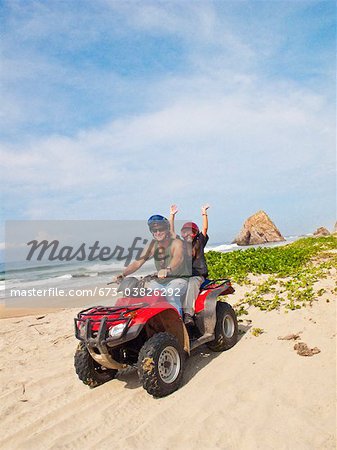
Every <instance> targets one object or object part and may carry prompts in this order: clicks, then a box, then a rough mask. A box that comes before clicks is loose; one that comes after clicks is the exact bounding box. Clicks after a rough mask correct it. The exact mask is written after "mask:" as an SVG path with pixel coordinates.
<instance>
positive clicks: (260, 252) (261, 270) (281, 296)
mask: <svg viewBox="0 0 337 450" xmlns="http://www.w3.org/2000/svg"><path fill="white" fill-rule="evenodd" d="M333 249H337V236H328V237H321V238H304V239H300V240H298V241H296V242H294V243H292V244H288V245H285V246H281V247H273V248H252V249H248V250H238V251H234V252H231V253H219V252H213V251H212V252H208V253H207V256H206V257H207V262H208V267H209V272H210V278H227V277H228V278H230V279H231V280H233V281H234V282H236V283H239V284H245V285H247V288H248V286H249V292H247V293H246V294H245V296H244V298H243V299H241V300H240V301H239V302H238V303H237V304H236V305H235V306H236V312H237V315H238V316H241V315H245V314H248V311H247V309H246V308H248V307H249V306H255V307H258V308H259V309H261V310H263V311H271V310H273V309H280V308H281V306H284V308H285V309H286V310H295V309H300V308H302V307H305V306H307V305H311V304H312V302H313V301H314V300H315V299H318V298H319V297H321V296H322V295H324V294H325V293H326V290H325V289H323V288H321V289H319V290H317V292H316V291H315V283H316V282H317V281H318V280H321V279H323V278H326V276H327V274H328V272H329V270H330V269H331V268H332V267H335V268H337V256H336V254H334V253H333V252H329V250H333ZM248 274H253V275H259V274H270V276H269V277H268V278H267V279H266V280H265V281H263V282H261V283H259V284H253V283H252V282H251V281H250V280H249V278H248ZM251 288H252V289H251ZM336 291H337V287H336V288H334V290H333V291H332V292H331V293H333V294H334V293H336Z"/></svg>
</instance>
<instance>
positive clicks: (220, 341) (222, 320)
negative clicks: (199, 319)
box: [207, 301, 238, 352]
mask: <svg viewBox="0 0 337 450" xmlns="http://www.w3.org/2000/svg"><path fill="white" fill-rule="evenodd" d="M237 340H238V321H237V319H236V314H235V312H234V310H233V308H232V307H231V305H229V304H228V303H225V302H219V301H218V302H217V305H216V325H215V339H214V341H211V342H208V343H207V346H208V348H210V349H211V350H213V351H214V352H222V351H224V350H228V349H230V348H232V347H233V345H235V344H236V342H237Z"/></svg>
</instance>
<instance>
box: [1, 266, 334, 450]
mask: <svg viewBox="0 0 337 450" xmlns="http://www.w3.org/2000/svg"><path fill="white" fill-rule="evenodd" d="M335 275H336V274H335V271H334V270H333V271H332V272H331V274H330V276H329V277H328V278H326V279H323V280H321V281H320V282H319V283H317V284H318V285H317V286H316V288H321V287H322V288H325V290H326V292H325V293H324V295H322V296H321V297H320V298H319V300H318V301H315V302H314V303H313V305H312V306H311V307H310V306H308V307H306V308H302V309H299V310H295V311H289V312H288V313H286V312H285V311H284V310H280V311H276V310H274V311H271V312H264V311H260V310H258V309H257V308H255V307H251V308H249V314H248V315H246V316H241V317H240V319H241V322H240V330H241V332H240V340H239V342H238V343H237V344H236V345H235V346H234V347H233V348H232V349H231V350H229V351H227V352H224V353H212V352H211V351H210V350H209V349H208V348H207V347H206V346H203V347H201V348H199V349H197V350H195V352H194V353H192V355H191V357H190V358H189V359H188V360H187V363H186V370H185V375H184V382H183V385H182V387H181V388H180V389H179V390H178V391H176V392H175V393H173V394H172V395H170V396H168V397H166V398H162V399H154V398H152V397H151V396H149V395H148V394H147V393H146V391H145V390H144V389H143V388H142V387H141V386H140V383H139V381H138V377H137V372H136V370H135V369H132V370H131V369H129V370H126V371H124V372H121V373H119V375H118V377H117V379H116V380H113V381H110V382H108V383H106V384H104V385H103V386H100V387H98V388H95V389H89V388H88V387H87V386H85V385H83V384H82V383H81V382H80V381H79V380H78V378H77V376H76V373H75V371H74V367H73V355H74V351H75V348H76V345H77V341H76V339H75V337H74V333H73V317H74V316H75V315H76V313H77V311H78V309H70V310H62V311H58V312H50V311H49V312H48V311H47V312H42V311H36V312H35V314H34V315H29V316H22V314H24V311H22V310H21V311H14V310H12V311H11V310H9V309H7V310H6V311H5V314H7V315H10V314H11V315H14V316H16V317H7V318H3V319H2V320H1V322H0V323H1V331H0V333H1V340H0V349H1V370H0V381H1V384H0V386H1V388H0V389H1V402H0V405H1V406H0V408H1V415H0V417H1V420H0V428H1V432H0V446H1V448H3V449H13V448H23V449H24V448H36V449H40V448H41V449H42V448H43V449H45V448H71V449H73V448H74V449H77V448H103V447H108V446H111V447H113V448H115V449H125V448H128V449H129V448H130V449H134V448H145V447H146V448H150V449H172V448H178V449H186V448H188V449H192V448H198V449H199V448H200V449H213V448H221V449H294V448H296V449H334V448H335V438H336V434H335V425H336V412H335V411H336V410H335V399H336V392H335V389H336V321H335V319H336V303H335V295H333V289H334V277H335ZM261 277H262V278H263V276H261ZM261 277H256V278H255V281H258V280H259V279H260V278H261ZM235 288H236V292H235V294H234V295H231V296H230V298H229V299H228V300H229V302H230V303H231V304H235V303H236V302H237V301H239V300H240V298H242V296H243V295H244V293H245V292H246V291H247V290H248V291H249V289H251V287H249V286H237V285H235ZM27 312H28V311H26V313H27ZM3 315H4V314H3ZM20 315H21V317H18V316H20ZM253 328H261V329H262V330H263V333H262V334H260V335H258V336H254V335H253V334H252V330H253ZM290 334H299V338H298V339H297V340H296V341H295V340H280V339H279V338H280V337H285V336H288V335H290ZM299 341H300V342H305V343H306V344H307V345H308V347H309V348H314V347H317V348H318V349H319V350H320V352H319V353H317V354H314V355H313V356H311V357H305V356H300V355H299V354H297V352H296V351H295V350H294V345H295V344H296V342H299Z"/></svg>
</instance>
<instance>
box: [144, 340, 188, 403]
mask: <svg viewBox="0 0 337 450" xmlns="http://www.w3.org/2000/svg"><path fill="white" fill-rule="evenodd" d="M184 359H185V354H184V350H183V348H182V347H181V345H180V344H179V342H178V339H177V338H176V337H175V336H173V335H172V334H170V333H157V334H155V335H154V336H152V337H151V338H150V339H149V340H148V341H146V342H145V344H144V345H143V347H142V348H141V350H140V352H139V357H138V375H139V379H140V382H141V383H142V385H143V388H144V389H145V390H146V391H147V392H148V393H149V394H151V395H153V397H165V396H166V395H169V394H171V393H172V392H174V391H176V390H177V389H178V388H179V386H180V384H181V381H182V376H183V368H184Z"/></svg>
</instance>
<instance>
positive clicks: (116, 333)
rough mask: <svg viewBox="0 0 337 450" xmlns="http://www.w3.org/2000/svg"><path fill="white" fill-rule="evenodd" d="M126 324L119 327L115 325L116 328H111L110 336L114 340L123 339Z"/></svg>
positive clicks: (120, 324)
mask: <svg viewBox="0 0 337 450" xmlns="http://www.w3.org/2000/svg"><path fill="white" fill-rule="evenodd" d="M125 325H126V322H124V323H119V324H118V325H115V326H114V327H111V328H110V330H109V336H110V337H113V338H119V337H121V335H122V333H123V331H124V328H125Z"/></svg>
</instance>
